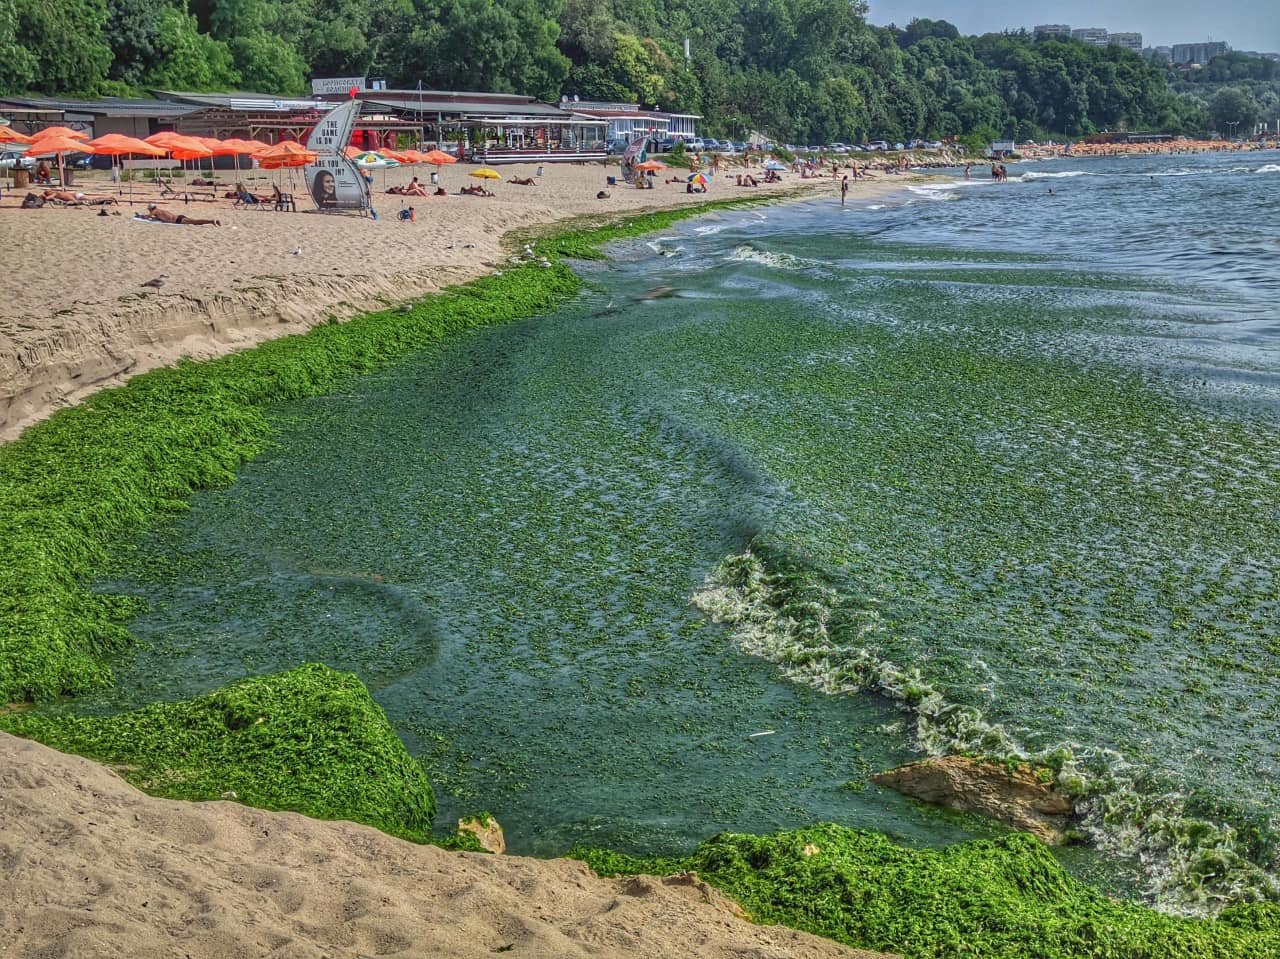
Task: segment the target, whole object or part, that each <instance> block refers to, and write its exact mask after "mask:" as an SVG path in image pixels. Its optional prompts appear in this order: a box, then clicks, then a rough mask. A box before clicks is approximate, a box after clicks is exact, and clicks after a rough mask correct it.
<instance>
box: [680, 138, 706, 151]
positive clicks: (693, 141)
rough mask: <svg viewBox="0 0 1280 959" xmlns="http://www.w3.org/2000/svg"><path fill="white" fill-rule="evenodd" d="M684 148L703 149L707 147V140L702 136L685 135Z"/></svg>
mask: <svg viewBox="0 0 1280 959" xmlns="http://www.w3.org/2000/svg"><path fill="white" fill-rule="evenodd" d="M684 148H685V149H686V150H698V151H702V150H705V149H707V141H706V140H704V139H702V137H685V140H684Z"/></svg>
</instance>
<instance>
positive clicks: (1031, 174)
mask: <svg viewBox="0 0 1280 959" xmlns="http://www.w3.org/2000/svg"><path fill="white" fill-rule="evenodd" d="M1098 175H1099V174H1097V173H1092V172H1090V171H1089V170H1061V171H1059V172H1057V173H1041V172H1040V171H1039V170H1028V171H1027V172H1026V173H1024V174H1022V176H1021V177H1019V178H1018V179H1022V180H1065V179H1069V178H1071V177H1077V176H1098Z"/></svg>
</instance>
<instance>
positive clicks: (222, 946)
mask: <svg viewBox="0 0 1280 959" xmlns="http://www.w3.org/2000/svg"><path fill="white" fill-rule="evenodd" d="M0 876H2V877H3V878H2V880H0V957H4V959H35V957H46V956H67V957H73V959H74V957H86V959H87V957H93V959H109V957H129V959H147V957H165V959H172V957H177V959H182V957H188V959H202V957H227V959H246V957H259V956H281V957H286V956H287V957H289V959H306V957H316V959H318V957H321V956H328V957H333V959H339V957H344V959H345V957H367V956H406V957H409V956H412V957H418V956H421V957H427V956H430V957H451V956H459V957H461V956H467V957H472V956H476V957H478V956H486V957H488V956H493V955H495V954H506V955H511V956H520V957H548V959H551V957H555V959H570V957H574V956H597V957H599V956H634V957H637V959H664V957H671V959H688V957H691V956H697V957H699V959H716V957H724V959H729V957H734V959H748V957H750V959H784V957H796V959H827V957H832V959H834V957H840V956H843V957H863V959H873V954H871V953H865V952H858V951H855V950H852V949H847V948H845V947H843V946H840V945H837V944H836V943H833V942H830V941H828V940H824V939H819V938H816V937H814V936H810V935H807V934H805V933H800V932H794V931H792V930H789V929H784V928H780V927H777V926H757V925H753V924H751V923H750V922H747V921H746V920H744V919H741V918H739V917H738V916H737V915H736V914H735V907H734V906H733V904H732V903H730V902H729V901H728V900H726V899H724V898H723V897H722V896H720V894H719V893H717V892H715V891H714V890H712V889H710V888H709V887H707V886H705V885H704V884H702V883H699V882H697V881H696V879H690V878H688V877H686V878H685V879H684V880H683V881H681V880H675V881H673V880H670V879H668V880H663V879H659V878H653V877H637V878H633V879H627V880H607V879H600V878H598V877H597V876H595V874H594V873H592V872H591V871H590V870H589V869H587V867H586V866H584V865H583V864H581V863H578V862H573V861H570V860H565V859H559V860H549V861H542V860H536V859H524V858H518V857H508V856H489V855H483V854H471V853H449V852H445V851H443V850H441V849H437V848H435V847H432V846H415V845H413V844H411V843H407V842H403V841H401V840H398V839H392V838H391V837H389V836H386V835H383V834H382V833H380V832H377V831H376V830H373V829H370V828H368V827H365V826H358V825H354V824H352V823H340V822H317V821H315V820H311V819H307V818H305V817H303V816H298V815H294V814H293V813H268V812H262V811H259V810H256V809H250V808H248V807H246V806H241V805H238V804H236V803H229V802H212V803H183V802H174V801H170V800H165V799H154V798H152V797H149V796H145V795H143V794H142V793H140V792H138V791H137V790H135V789H134V788H133V787H132V786H130V785H128V784H127V783H125V782H124V781H123V780H121V779H119V778H118V777H117V776H116V775H115V774H114V773H112V772H110V771H109V770H107V769H105V768H103V767H101V766H98V765H96V764H95V763H92V762H90V761H89V760H87V759H81V758H79V757H75V756H66V755H63V754H62V753H58V752H54V751H53V750H51V749H48V748H46V747H44V746H41V745H39V744H37V743H33V742H29V741H27V740H23V739H15V738H14V737H12V736H8V735H6V734H4V733H0Z"/></svg>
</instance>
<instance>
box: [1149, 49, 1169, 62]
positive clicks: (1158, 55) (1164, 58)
mask: <svg viewBox="0 0 1280 959" xmlns="http://www.w3.org/2000/svg"><path fill="white" fill-rule="evenodd" d="M1142 55H1143V56H1144V57H1146V58H1147V59H1148V60H1159V61H1160V62H1161V63H1172V62H1173V47H1145V48H1144V49H1143V51H1142Z"/></svg>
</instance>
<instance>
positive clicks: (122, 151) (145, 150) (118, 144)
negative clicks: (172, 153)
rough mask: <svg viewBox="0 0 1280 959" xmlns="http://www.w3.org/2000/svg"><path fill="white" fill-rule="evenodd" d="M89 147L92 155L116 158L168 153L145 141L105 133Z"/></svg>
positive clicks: (158, 155)
mask: <svg viewBox="0 0 1280 959" xmlns="http://www.w3.org/2000/svg"><path fill="white" fill-rule="evenodd" d="M89 146H91V147H93V152H94V153H100V154H102V155H103V156H116V157H118V156H144V157H162V156H164V155H165V154H166V153H168V152H169V151H168V150H166V149H164V148H163V147H158V146H154V145H153V144H150V143H148V142H147V141H146V140H139V139H137V138H136V137H127V136H125V135H124V134H123V133H107V134H105V135H103V136H100V137H98V138H97V139H96V140H90V141H89Z"/></svg>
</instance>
